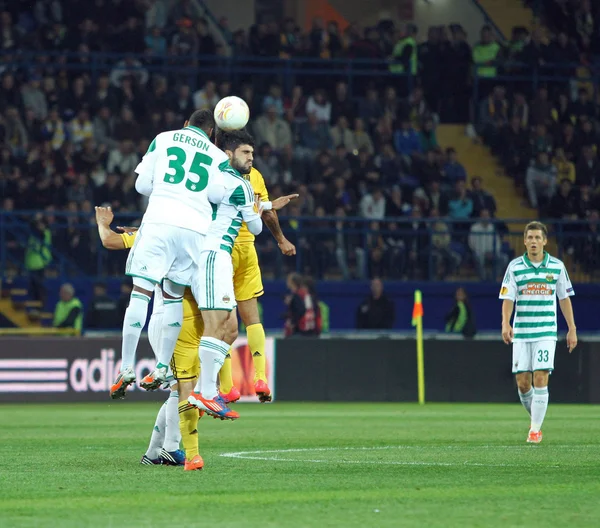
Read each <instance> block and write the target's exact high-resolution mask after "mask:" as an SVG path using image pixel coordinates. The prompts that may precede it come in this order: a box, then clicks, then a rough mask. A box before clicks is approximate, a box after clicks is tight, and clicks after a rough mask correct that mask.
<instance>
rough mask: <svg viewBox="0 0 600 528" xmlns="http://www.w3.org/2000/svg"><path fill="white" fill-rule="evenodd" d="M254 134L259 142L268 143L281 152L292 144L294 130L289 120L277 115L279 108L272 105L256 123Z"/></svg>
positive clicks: (277, 151)
mask: <svg viewBox="0 0 600 528" xmlns="http://www.w3.org/2000/svg"><path fill="white" fill-rule="evenodd" d="M254 134H255V135H256V140H257V142H258V143H259V144H260V143H268V144H269V145H271V148H272V149H273V150H274V151H275V152H276V153H280V152H282V151H283V150H284V149H287V148H290V147H291V145H292V130H291V128H290V125H289V124H288V122H287V121H285V120H284V119H282V118H281V117H279V116H278V115H277V108H276V107H274V106H270V107H269V108H267V111H266V113H265V114H263V115H261V116H260V117H259V118H258V119H257V120H256V121H255V123H254Z"/></svg>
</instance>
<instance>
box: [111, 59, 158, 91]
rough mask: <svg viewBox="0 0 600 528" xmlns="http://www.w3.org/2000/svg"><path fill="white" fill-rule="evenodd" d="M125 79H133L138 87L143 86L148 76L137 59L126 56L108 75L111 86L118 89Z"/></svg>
mask: <svg viewBox="0 0 600 528" xmlns="http://www.w3.org/2000/svg"><path fill="white" fill-rule="evenodd" d="M126 77H128V78H133V79H135V81H136V84H137V85H138V86H145V85H146V83H147V82H148V79H149V77H150V75H149V73H148V70H147V69H146V68H145V67H144V65H143V64H142V63H141V62H140V61H139V60H138V59H136V58H135V57H134V56H132V55H128V56H127V57H125V58H124V59H123V60H121V61H119V62H117V63H116V64H115V66H114V68H113V69H112V71H111V74H110V82H111V84H112V85H113V86H116V87H117V88H120V87H121V86H122V84H123V79H125V78H126Z"/></svg>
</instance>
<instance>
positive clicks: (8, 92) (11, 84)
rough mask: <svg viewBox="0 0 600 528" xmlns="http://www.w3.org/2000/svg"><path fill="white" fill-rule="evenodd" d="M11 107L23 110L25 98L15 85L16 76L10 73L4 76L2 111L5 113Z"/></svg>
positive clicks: (1, 100) (0, 102)
mask: <svg viewBox="0 0 600 528" xmlns="http://www.w3.org/2000/svg"><path fill="white" fill-rule="evenodd" d="M11 106H12V107H15V108H21V107H22V106H23V98H22V96H21V92H20V90H19V88H18V87H17V85H16V83H15V77H14V75H13V74H12V73H11V72H10V71H8V72H5V73H4V75H3V76H2V85H1V86H0V111H2V112H4V111H5V110H6V109H7V108H8V107H11Z"/></svg>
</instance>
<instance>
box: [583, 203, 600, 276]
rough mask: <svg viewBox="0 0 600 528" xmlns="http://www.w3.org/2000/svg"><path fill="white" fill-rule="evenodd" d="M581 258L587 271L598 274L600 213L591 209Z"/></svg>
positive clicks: (599, 266)
mask: <svg viewBox="0 0 600 528" xmlns="http://www.w3.org/2000/svg"><path fill="white" fill-rule="evenodd" d="M584 233H585V234H584V237H583V244H582V249H581V252H580V258H581V260H582V264H583V268H584V270H585V272H586V273H593V274H597V273H598V270H599V269H600V214H599V213H598V211H597V210H592V211H590V214H589V216H588V224H587V225H586V227H585V231H584Z"/></svg>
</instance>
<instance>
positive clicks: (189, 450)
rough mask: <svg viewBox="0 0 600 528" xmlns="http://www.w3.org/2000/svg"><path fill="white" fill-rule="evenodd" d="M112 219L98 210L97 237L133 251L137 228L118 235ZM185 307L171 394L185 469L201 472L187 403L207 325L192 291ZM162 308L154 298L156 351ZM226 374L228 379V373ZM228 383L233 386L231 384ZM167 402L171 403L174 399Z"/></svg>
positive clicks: (194, 418)
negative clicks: (201, 341)
mask: <svg viewBox="0 0 600 528" xmlns="http://www.w3.org/2000/svg"><path fill="white" fill-rule="evenodd" d="M113 218H114V215H113V212H112V211H111V209H110V207H108V208H106V207H96V222H97V224H98V233H99V234H100V239H101V240H102V244H103V245H104V247H105V248H107V249H129V248H131V247H132V246H133V243H134V241H135V237H136V231H137V228H131V227H125V228H119V230H121V231H123V233H122V234H118V233H115V232H114V231H113V230H112V229H111V228H110V224H111V223H112V221H113ZM157 290H158V288H157ZM182 304H183V324H182V325H181V331H180V333H179V338H178V339H177V343H176V345H175V350H174V352H173V357H172V359H171V365H170V366H171V370H172V372H173V377H174V379H175V380H176V381H177V391H175V392H174V396H173V391H172V393H171V396H173V398H178V399H179V406H178V411H179V429H180V433H181V441H182V443H183V447H184V450H185V469H186V470H195V469H202V467H203V465H204V462H203V461H202V457H200V455H199V452H198V431H197V423H198V410H197V409H196V408H195V407H193V406H192V405H190V404H188V403H187V398H188V396H189V395H190V394H191V393H192V390H193V388H194V386H195V383H196V380H197V378H198V377H199V374H200V361H199V357H198V347H199V345H200V338H201V337H202V333H203V331H204V323H203V321H202V315H201V313H200V310H199V309H198V303H197V302H196V301H195V299H194V296H193V295H192V291H191V289H190V288H186V290H185V293H184V295H183V303H182ZM161 307H162V297H161V296H160V295H155V298H154V308H153V312H152V317H151V319H150V325H149V327H148V337H149V339H150V344H151V345H152V349H153V350H155V351H156V348H155V346H156V343H158V342H159V341H160V328H161V324H160V322H159V323H158V324H155V323H156V318H157V317H158V316H159V315H160V313H161ZM153 319H154V320H153ZM223 374H224V375H227V373H223ZM229 376H231V373H229ZM227 382H228V381H223V380H221V383H227ZM229 383H231V382H230V381H229ZM168 401H169V403H170V401H171V399H169V400H168ZM171 408H172V405H170V406H169V407H168V408H167V418H166V422H167V425H168V424H169V423H170V421H171V422H173V421H175V422H176V421H177V420H176V415H175V417H174V416H173V415H172V413H170V412H168V411H170V410H171ZM159 414H160V412H159ZM169 415H171V416H169ZM155 425H158V426H159V429H160V424H155ZM151 443H152V440H151ZM161 454H162V455H163V456H162V457H161V459H162V458H167V460H168V457H166V456H165V454H164V453H162V452H161ZM167 454H169V453H167ZM170 454H171V456H172V457H173V458H176V457H175V456H173V454H172V453H170ZM144 456H145V457H146V458H148V461H145V458H142V462H143V463H145V464H159V463H164V461H161V460H156V459H152V458H150V456H148V453H147V454H146V455H144ZM181 458H183V457H180V458H179V459H178V465H181V464H182V463H183V461H182V460H181Z"/></svg>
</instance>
